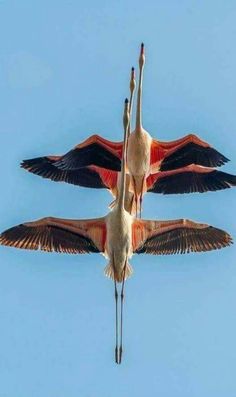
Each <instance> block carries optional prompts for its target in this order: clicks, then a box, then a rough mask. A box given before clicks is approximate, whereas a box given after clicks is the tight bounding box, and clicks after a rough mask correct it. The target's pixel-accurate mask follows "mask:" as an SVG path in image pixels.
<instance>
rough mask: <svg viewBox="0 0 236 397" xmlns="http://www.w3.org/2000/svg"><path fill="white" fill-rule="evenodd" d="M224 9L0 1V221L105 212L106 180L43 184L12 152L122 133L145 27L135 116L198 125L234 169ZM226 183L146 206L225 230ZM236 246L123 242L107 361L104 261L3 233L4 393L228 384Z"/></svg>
mask: <svg viewBox="0 0 236 397" xmlns="http://www.w3.org/2000/svg"><path fill="white" fill-rule="evenodd" d="M235 20H236V3H235V1H233V0H232V1H230V0H229V1H223V0H222V1H217V0H215V1H213V0H204V1H202V0H196V1H194V0H188V1H187V0H182V1H165V0H153V1H144V2H141V1H133V0H131V1H124V0H121V1H100V2H98V1H95V0H94V1H91V0H87V1H78V0H70V1H69V0H68V1H66V0H64V1H60V0H57V1H55V0H50V1H40V2H39V1H38V2H36V1H29V0H28V1H27V0H21V1H16V0H15V1H14V0H5V1H4V0H1V1H0V36H1V46H0V92H1V106H0V112H1V117H0V119H1V122H0V132H1V135H0V143H1V146H0V147H1V155H0V162H1V164H0V170H1V197H0V200H1V206H0V214H1V217H0V219H1V222H0V223H1V224H0V227H1V230H4V229H6V228H9V227H11V226H13V225H15V224H19V223H21V222H24V221H30V220H34V219H37V218H40V217H44V216H48V215H51V216H57V217H65V218H89V217H100V216H103V215H105V214H106V213H107V211H108V210H107V206H108V204H109V202H110V201H111V197H110V195H109V193H108V192H106V191H96V190H90V189H83V188H79V187H75V186H72V185H66V184H63V183H54V182H51V181H48V180H45V179H42V178H40V177H37V176H35V175H31V174H29V173H27V172H26V171H24V170H23V169H20V167H19V163H20V161H21V160H22V159H25V158H32V157H36V156H41V155H46V154H61V153H64V152H66V151H67V150H69V149H70V148H71V147H73V146H74V145H75V144H77V143H79V142H81V141H82V140H83V139H85V138H87V137H88V136H89V135H91V134H93V133H99V134H101V135H103V136H104V137H106V138H108V139H111V140H121V136H122V109H123V100H124V98H125V97H126V96H127V95H128V94H129V92H128V83H129V72H130V67H131V66H135V67H136V66H137V59H138V53H139V45H140V42H141V41H144V43H145V45H146V66H145V71H144V72H145V75H144V98H143V99H144V100H143V104H144V110H143V118H144V127H145V128H146V129H147V130H148V131H149V132H150V134H151V135H152V136H154V137H155V138H159V139H161V140H173V139H177V138H180V137H182V136H183V135H185V134H187V133H189V132H195V133H197V134H198V135H199V136H200V137H201V138H203V139H205V140H206V141H208V142H210V143H211V144H212V145H213V146H214V147H215V148H216V149H218V150H219V151H221V152H222V153H223V154H225V155H226V156H227V157H229V158H230V159H231V160H232V161H231V162H230V163H228V164H227V165H226V166H225V167H224V168H222V169H223V170H225V171H226V172H231V173H236V159H235V154H236V143H235V132H236V117H235V114H236V113H235V109H236V92H235V88H236V50H235V41H236V25H235ZM235 197H236V191H235V189H231V190H226V191H221V192H216V193H210V192H209V193H206V194H203V195H201V194H195V195H182V196H180V195H176V196H167V197H165V196H161V195H154V194H153V195H152V194H149V195H146V196H145V201H144V212H143V217H144V218H149V219H150V218H154V219H160V218H161V219H169V218H182V217H187V218H190V219H193V220H195V221H202V222H206V223H210V224H212V225H214V226H217V227H220V228H222V229H225V230H227V231H228V232H230V233H231V234H232V235H233V236H234V238H236V227H235ZM235 249H236V248H235V247H230V248H227V249H224V250H221V251H218V252H211V253H204V254H191V255H185V256H173V257H152V256H141V255H140V256H134V257H133V258H132V264H133V266H134V270H135V272H134V276H133V278H132V279H130V280H129V281H128V282H127V289H126V301H125V338H124V343H125V351H124V360H123V363H122V365H121V366H117V365H116V364H115V363H114V302H113V299H114V298H113V296H114V293H113V284H112V282H111V281H110V280H108V279H106V278H105V277H104V276H103V268H104V265H105V259H104V258H103V257H102V256H101V255H87V256H69V255H68V256H67V255H59V254H47V253H42V252H30V251H23V250H22V251H21V250H14V249H11V248H6V247H1V250H0V255H1V263H0V397H25V396H30V397H41V396H43V397H65V396H68V397H77V396H80V397H111V396H112V397H120V396H122V397H131V396H135V397H141V396H144V395H145V396H148V397H149V396H161V397H173V396H175V397H190V396H191V397H199V396H201V397H222V396H227V397H235V395H236V384H235V362H236V345H235V341H236V337H235V335H236V304H235V303H236V263H235Z"/></svg>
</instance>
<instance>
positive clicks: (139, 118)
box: [136, 66, 143, 132]
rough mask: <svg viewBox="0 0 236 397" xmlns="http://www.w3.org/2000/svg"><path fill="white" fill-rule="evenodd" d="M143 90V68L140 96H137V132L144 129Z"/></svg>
mask: <svg viewBox="0 0 236 397" xmlns="http://www.w3.org/2000/svg"><path fill="white" fill-rule="evenodd" d="M142 90H143V66H141V67H140V70H139V82H138V94H137V111H136V131H137V132H139V131H141V129H142Z"/></svg>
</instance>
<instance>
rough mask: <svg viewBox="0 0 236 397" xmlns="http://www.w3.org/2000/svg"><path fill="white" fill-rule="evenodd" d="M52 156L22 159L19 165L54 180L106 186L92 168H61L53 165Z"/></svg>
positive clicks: (93, 186)
mask: <svg viewBox="0 0 236 397" xmlns="http://www.w3.org/2000/svg"><path fill="white" fill-rule="evenodd" d="M55 162H56V160H55V159H54V158H53V157H37V158H34V159H30V160H24V161H23V162H22V163H21V167H22V168H24V169H26V170H27V171H29V172H32V173H33V174H36V175H40V176H42V177H43V178H48V179H51V180H52V181H55V182H67V183H70V184H73V185H79V186H83V187H91V188H95V189H103V188H106V186H105V185H104V183H103V181H102V179H101V177H100V175H99V174H98V173H97V172H95V171H94V170H92V169H90V168H88V167H84V168H79V169H76V170H61V169H59V168H57V167H56V166H55Z"/></svg>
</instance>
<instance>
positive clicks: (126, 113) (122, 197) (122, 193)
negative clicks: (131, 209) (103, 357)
mask: <svg viewBox="0 0 236 397" xmlns="http://www.w3.org/2000/svg"><path fill="white" fill-rule="evenodd" d="M123 123H124V144H123V154H122V161H121V178H120V191H119V196H118V201H117V207H118V209H119V210H120V211H122V210H124V208H125V183H126V176H125V165H126V164H125V163H126V153H127V135H128V126H129V101H128V100H126V101H125V109H124V117H123Z"/></svg>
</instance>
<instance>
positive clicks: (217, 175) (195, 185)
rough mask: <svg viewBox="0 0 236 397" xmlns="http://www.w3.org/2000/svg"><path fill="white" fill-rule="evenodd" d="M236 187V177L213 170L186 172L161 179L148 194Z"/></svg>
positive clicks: (202, 191)
mask: <svg viewBox="0 0 236 397" xmlns="http://www.w3.org/2000/svg"><path fill="white" fill-rule="evenodd" d="M233 186H236V176H235V175H231V174H228V173H226V172H222V171H218V170H215V169H213V171H211V172H207V173H198V172H192V171H186V172H183V173H180V174H178V173H177V174H174V175H169V176H164V177H161V178H160V179H159V180H157V181H156V183H155V184H154V185H153V186H152V188H151V189H149V190H148V192H151V193H161V194H164V195H170V194H189V193H205V192H209V191H210V192H213V191H217V190H224V189H229V188H231V187H233Z"/></svg>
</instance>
